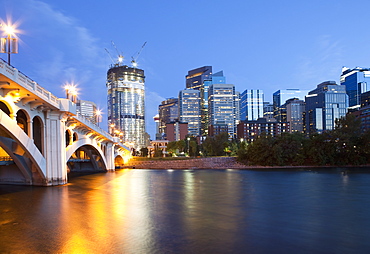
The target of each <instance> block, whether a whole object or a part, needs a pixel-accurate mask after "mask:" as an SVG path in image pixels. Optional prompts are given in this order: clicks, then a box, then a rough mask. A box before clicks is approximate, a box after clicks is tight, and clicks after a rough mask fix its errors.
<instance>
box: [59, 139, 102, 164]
mask: <svg viewBox="0 0 370 254" xmlns="http://www.w3.org/2000/svg"><path fill="white" fill-rule="evenodd" d="M81 151H82V152H81ZM82 154H83V155H87V157H88V158H89V160H90V162H91V163H92V166H93V168H94V170H95V171H101V170H103V171H106V170H107V169H108V167H107V165H108V164H107V160H106V158H105V156H104V153H103V151H102V150H101V149H100V147H99V146H98V145H97V144H96V142H94V141H93V140H92V139H80V140H77V141H76V142H74V143H72V144H71V145H70V146H68V147H67V148H66V160H67V165H68V161H70V162H73V161H74V160H75V162H83V161H84V160H85V159H86V158H81V155H82ZM68 166H70V165H68ZM69 170H70V168H69Z"/></svg>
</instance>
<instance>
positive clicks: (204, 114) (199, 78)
mask: <svg viewBox="0 0 370 254" xmlns="http://www.w3.org/2000/svg"><path fill="white" fill-rule="evenodd" d="M212 84H225V77H224V74H223V71H219V72H217V73H212V66H203V67H200V68H197V69H193V70H190V71H188V75H186V89H194V90H199V91H200V114H201V126H200V128H201V135H202V136H206V135H207V134H208V126H209V117H208V115H209V114H208V90H209V87H210V86H211V85H212Z"/></svg>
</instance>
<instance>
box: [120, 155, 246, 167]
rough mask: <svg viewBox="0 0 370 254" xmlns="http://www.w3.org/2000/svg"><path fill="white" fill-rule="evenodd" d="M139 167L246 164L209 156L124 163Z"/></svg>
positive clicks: (132, 160)
mask: <svg viewBox="0 0 370 254" xmlns="http://www.w3.org/2000/svg"><path fill="white" fill-rule="evenodd" d="M124 167H126V168H137V169H228V168H229V169H243V168H247V166H246V165H244V164H242V163H239V162H237V161H236V158H235V157H208V158H194V159H186V160H144V161H142V160H135V159H131V160H130V161H129V162H128V163H126V164H125V165H124Z"/></svg>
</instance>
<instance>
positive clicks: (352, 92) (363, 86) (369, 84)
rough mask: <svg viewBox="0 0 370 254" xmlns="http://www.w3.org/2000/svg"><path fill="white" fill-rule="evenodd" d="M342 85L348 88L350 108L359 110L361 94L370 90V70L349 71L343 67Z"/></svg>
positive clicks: (355, 69) (358, 68)
mask: <svg viewBox="0 0 370 254" xmlns="http://www.w3.org/2000/svg"><path fill="white" fill-rule="evenodd" d="M340 84H341V85H344V86H346V92H347V95H348V106H349V107H351V108H359V107H360V103H361V102H360V100H361V94H362V93H365V92H368V91H369V90H370V69H368V68H366V69H365V68H360V67H356V68H354V69H348V68H346V67H343V69H342V75H341V76H340Z"/></svg>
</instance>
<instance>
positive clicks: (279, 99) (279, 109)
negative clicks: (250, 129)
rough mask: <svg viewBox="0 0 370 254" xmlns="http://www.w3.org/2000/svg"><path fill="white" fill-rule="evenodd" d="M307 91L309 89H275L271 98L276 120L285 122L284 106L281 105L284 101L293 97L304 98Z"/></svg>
mask: <svg viewBox="0 0 370 254" xmlns="http://www.w3.org/2000/svg"><path fill="white" fill-rule="evenodd" d="M308 92H309V90H300V89H283V90H277V91H276V92H275V93H273V95H272V100H273V105H274V117H275V118H276V120H277V121H278V122H286V121H287V119H286V108H285V107H283V105H284V104H285V102H286V101H287V100H289V99H293V98H297V99H299V100H304V98H305V96H306V95H307V94H308Z"/></svg>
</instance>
